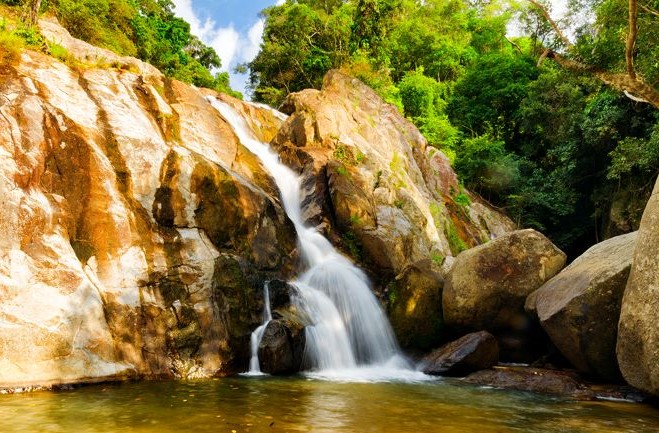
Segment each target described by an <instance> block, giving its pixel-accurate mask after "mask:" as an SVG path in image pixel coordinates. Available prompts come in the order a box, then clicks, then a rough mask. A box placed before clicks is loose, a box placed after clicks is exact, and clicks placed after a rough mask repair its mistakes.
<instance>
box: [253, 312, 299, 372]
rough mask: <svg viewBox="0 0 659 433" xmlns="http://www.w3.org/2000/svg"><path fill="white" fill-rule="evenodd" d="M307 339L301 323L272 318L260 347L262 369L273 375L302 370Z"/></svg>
mask: <svg viewBox="0 0 659 433" xmlns="http://www.w3.org/2000/svg"><path fill="white" fill-rule="evenodd" d="M305 341H306V339H305V336H304V328H303V327H302V326H301V325H300V324H299V323H296V322H294V321H291V320H283V319H274V320H271V321H270V322H269V323H268V325H267V326H266V328H265V332H264V333H263V338H262V339H261V342H260V343H259V348H258V355H259V365H260V367H261V371H262V372H264V373H268V374H273V375H282V374H293V373H297V372H298V371H300V369H301V367H302V361H303V355H304V344H305Z"/></svg>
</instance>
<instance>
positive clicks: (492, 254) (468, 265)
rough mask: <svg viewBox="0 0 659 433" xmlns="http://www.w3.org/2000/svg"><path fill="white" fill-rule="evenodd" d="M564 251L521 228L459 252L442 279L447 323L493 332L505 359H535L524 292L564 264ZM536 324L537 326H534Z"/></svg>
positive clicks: (534, 331)
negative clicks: (525, 309) (443, 280)
mask: <svg viewBox="0 0 659 433" xmlns="http://www.w3.org/2000/svg"><path fill="white" fill-rule="evenodd" d="M565 260H566V256H565V254H564V253H563V252H561V251H560V250H559V249H558V248H556V246H554V244H552V243H551V242H550V241H549V240H548V239H547V238H546V237H544V236H543V235H542V234H540V233H538V232H536V231H535V230H530V229H529V230H519V231H515V232H512V233H507V234H505V235H503V236H500V237H498V238H496V239H494V240H492V241H490V242H488V243H487V244H485V245H480V246H478V247H475V248H472V249H470V250H467V251H465V252H463V253H462V254H460V255H459V256H458V257H457V258H456V260H455V263H454V264H453V266H452V267H451V270H450V271H449V273H448V274H447V276H446V279H445V282H444V291H443V293H442V308H443V312H444V322H445V324H446V326H447V327H448V328H450V329H452V330H454V331H460V332H463V331H465V330H467V331H477V330H487V331H489V332H492V333H493V334H494V335H495V336H496V337H497V339H498V340H499V344H500V345H501V349H502V359H504V360H507V361H515V362H531V361H533V357H534V356H536V355H538V354H539V353H536V351H539V350H542V348H541V345H542V341H541V339H539V338H537V337H538V336H540V335H541V334H538V333H537V331H539V330H537V329H534V324H533V321H532V320H531V318H530V317H529V316H528V315H527V314H526V312H525V311H524V302H525V300H526V297H527V296H528V295H529V294H530V293H531V292H533V291H534V290H536V289H538V288H539V287H540V286H541V285H542V284H543V283H544V282H545V281H547V280H548V279H549V278H551V277H553V276H554V275H556V274H557V273H558V272H559V271H560V270H561V269H562V268H563V266H564V265H565ZM535 328H537V325H535Z"/></svg>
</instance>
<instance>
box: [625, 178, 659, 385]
mask: <svg viewBox="0 0 659 433" xmlns="http://www.w3.org/2000/svg"><path fill="white" fill-rule="evenodd" d="M658 251H659V180H658V181H657V183H656V184H655V186H654V191H653V192H652V196H651V197H650V200H649V201H648V204H647V206H646V208H645V211H644V213H643V218H642V219H641V226H640V228H639V231H638V242H637V244H636V249H635V251H634V258H633V261H632V267H631V271H630V275H629V279H628V281H627V287H626V289H625V294H624V296H623V298H622V307H621V311H620V322H619V325H618V342H617V347H616V352H617V356H618V363H619V366H620V371H621V372H622V375H623V377H624V378H625V380H626V381H627V383H629V384H630V385H632V386H634V387H636V388H639V389H641V390H643V391H646V392H649V393H652V394H654V395H659V363H658V362H657V360H658V359H659V314H658V313H657V312H658V311H659V271H658V270H659V254H658V253H657V252H658Z"/></svg>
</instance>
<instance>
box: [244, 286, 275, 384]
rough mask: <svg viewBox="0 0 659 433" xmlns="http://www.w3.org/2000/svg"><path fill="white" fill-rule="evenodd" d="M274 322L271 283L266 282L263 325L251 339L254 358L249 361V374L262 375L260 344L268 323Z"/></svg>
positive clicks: (255, 331)
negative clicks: (271, 309)
mask: <svg viewBox="0 0 659 433" xmlns="http://www.w3.org/2000/svg"><path fill="white" fill-rule="evenodd" d="M271 320H272V311H270V283H269V282H268V281H266V283H265V284H264V285H263V323H262V324H261V326H259V327H258V328H256V329H255V330H254V332H252V335H251V337H250V342H249V343H250V349H251V352H252V357H251V358H250V360H249V373H250V374H255V375H258V374H261V366H260V365H259V343H260V342H261V339H262V338H263V333H264V332H265V328H266V327H267V326H268V323H270V321H271Z"/></svg>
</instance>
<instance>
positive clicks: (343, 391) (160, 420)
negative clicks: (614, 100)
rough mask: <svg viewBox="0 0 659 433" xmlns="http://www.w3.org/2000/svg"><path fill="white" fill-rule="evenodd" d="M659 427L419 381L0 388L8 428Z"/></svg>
mask: <svg viewBox="0 0 659 433" xmlns="http://www.w3.org/2000/svg"><path fill="white" fill-rule="evenodd" d="M233 431H235V432H236V433H240V432H396V433H399V432H477V433H490V432H491V433H494V432H496V433H503V432H552V433H553V432H598V433H602V432H616V433H619V432H639V433H640V432H659V410H657V409H654V408H652V407H649V406H645V405H639V404H630V403H614V402H588V403H577V402H572V401H565V400H563V399H557V398H549V397H542V396H537V395H532V394H527V393H518V392H510V391H502V390H493V389H484V388H478V387H471V386H464V385H456V384H455V381H450V380H434V381H424V382H419V383H391V382H388V383H387V382H384V383H341V382H336V381H323V380H316V379H310V378H302V377H301V378H293V379H291V378H286V379H277V378H272V377H250V378H246V377H238V378H229V379H219V380H207V381H194V382H141V383H125V384H118V385H101V386H92V387H85V388H80V389H77V390H74V391H62V392H36V393H28V394H20V395H5V396H0V432H3V433H10V432H67V433H68V432H75V433H85V432H116V433H120V432H154V433H155V432H159V433H168V432H192V433H194V432H204V433H206V432H229V433H230V432H233Z"/></svg>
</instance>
